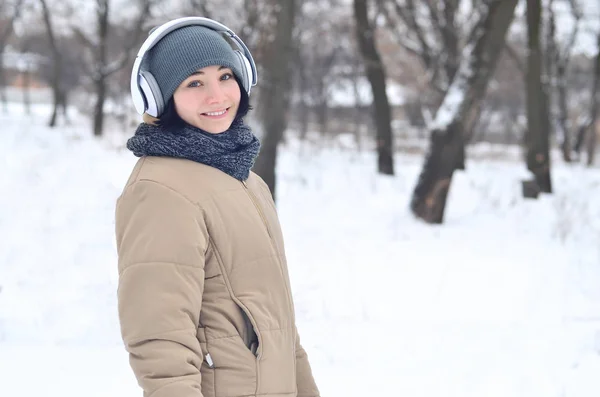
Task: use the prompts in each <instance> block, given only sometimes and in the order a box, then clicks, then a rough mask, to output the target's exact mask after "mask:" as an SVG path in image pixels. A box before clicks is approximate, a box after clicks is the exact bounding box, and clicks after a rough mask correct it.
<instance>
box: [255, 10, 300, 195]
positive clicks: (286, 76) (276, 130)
mask: <svg viewBox="0 0 600 397" xmlns="http://www.w3.org/2000/svg"><path fill="white" fill-rule="evenodd" d="M297 6H298V5H297V3H296V1H295V0H286V1H273V0H272V10H273V20H274V21H275V26H274V32H273V41H272V42H271V43H269V45H268V46H267V47H266V48H265V53H264V58H263V70H262V77H261V83H260V85H261V90H260V98H259V99H260V107H259V109H258V118H259V120H260V123H261V124H262V127H263V137H262V145H261V150H260V154H259V156H258V158H257V159H256V164H255V165H254V171H255V172H256V173H257V174H258V175H260V176H261V177H262V178H263V179H264V181H265V182H266V183H267V185H268V186H269V189H270V190H271V194H272V195H273V199H275V198H276V175H275V167H276V166H277V146H278V145H279V142H280V141H281V140H282V139H283V133H284V131H285V130H286V128H287V125H288V116H287V113H288V110H289V102H290V95H291V88H292V87H291V81H292V79H291V78H290V74H291V73H290V64H291V62H290V61H291V60H292V56H293V51H294V49H293V35H292V33H293V30H294V22H295V16H296V7H297Z"/></svg>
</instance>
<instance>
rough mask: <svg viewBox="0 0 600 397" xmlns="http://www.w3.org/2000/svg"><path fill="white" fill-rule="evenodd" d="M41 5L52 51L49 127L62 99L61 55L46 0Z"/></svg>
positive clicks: (54, 123)
mask: <svg viewBox="0 0 600 397" xmlns="http://www.w3.org/2000/svg"><path fill="white" fill-rule="evenodd" d="M40 4H41V6H42V16H43V18H44V25H46V33H47V34H48V42H49V44H50V50H51V51H52V80H51V85H52V99H53V102H54V103H53V110H52V116H51V117H50V120H49V121H48V126H49V127H54V126H56V120H57V117H58V108H59V106H60V102H61V100H62V93H61V87H62V84H61V70H62V57H61V55H60V51H59V50H58V46H57V44H56V38H55V36H54V28H53V27H52V19H51V17H50V10H49V8H48V4H47V2H46V0H40Z"/></svg>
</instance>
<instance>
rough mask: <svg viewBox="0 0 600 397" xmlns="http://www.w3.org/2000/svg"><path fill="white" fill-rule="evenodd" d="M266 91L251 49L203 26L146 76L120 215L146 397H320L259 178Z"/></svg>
mask: <svg viewBox="0 0 600 397" xmlns="http://www.w3.org/2000/svg"><path fill="white" fill-rule="evenodd" d="M255 83H256V68H255V67H254V61H253V60H252V56H251V55H250V53H249V51H248V50H247V48H246V47H245V45H243V43H242V42H241V40H239V38H238V37H237V36H235V34H234V33H233V32H231V31H230V30H229V29H228V28H226V27H225V26H223V25H221V24H219V23H217V22H215V21H212V20H209V19H205V18H182V19H178V20H174V21H171V22H168V23H167V24H165V25H162V26H161V27H159V28H157V29H156V30H154V31H153V32H152V33H151V34H150V36H149V37H148V39H147V40H146V42H145V43H144V45H143V46H142V48H141V49H140V53H139V54H138V58H137V59H136V63H135V64H134V68H133V72H132V96H133V99H134V103H135V104H136V108H137V109H138V111H141V112H144V123H142V124H140V125H139V127H138V128H137V130H136V132H135V135H134V136H133V137H132V138H130V139H129V141H128V143H127V147H128V148H129V149H130V150H131V151H133V153H134V154H135V155H136V156H138V157H140V159H139V160H138V162H137V164H136V165H135V167H134V169H133V171H132V172H131V175H130V177H129V180H128V181H127V184H126V186H125V188H124V190H123V193H122V194H121V196H120V197H119V199H118V201H117V206H116V238H117V250H118V257H119V288H118V304H119V319H120V324H121V332H122V337H123V341H124V343H125V346H126V349H127V351H128V352H129V354H130V364H131V367H132V369H133V372H134V373H135V376H136V378H137V380H138V383H139V384H140V386H141V387H142V388H143V390H144V395H145V396H148V397H201V396H204V397H235V396H239V397H241V396H273V397H284V396H285V397H290V396H299V397H314V396H318V395H319V391H318V389H317V386H316V385H315V382H314V380H313V376H312V373H311V368H310V365H309V362H308V358H307V355H306V352H305V351H304V349H303V348H302V346H301V345H300V339H299V337H298V332H297V329H296V323H295V316H294V305H293V301H292V293H291V290H290V282H289V276H288V269H287V264H286V257H285V253H284V244H283V238H282V234H281V229H280V226H279V221H278V218H277V213H276V210H275V206H274V203H273V200H272V197H271V194H270V192H269V189H268V187H267V186H266V184H265V183H264V182H263V181H262V179H261V178H260V177H258V176H257V175H256V174H254V173H253V172H252V171H251V170H250V169H251V167H252V165H253V164H254V160H255V158H256V156H257V154H258V151H259V146H260V144H259V141H258V140H257V138H256V137H255V136H254V134H253V133H252V131H251V130H250V129H249V128H248V127H247V126H246V125H245V124H244V121H243V118H244V116H245V115H246V113H247V112H248V110H249V104H248V95H249V91H250V88H251V86H252V85H254V84H255ZM151 116H152V117H151Z"/></svg>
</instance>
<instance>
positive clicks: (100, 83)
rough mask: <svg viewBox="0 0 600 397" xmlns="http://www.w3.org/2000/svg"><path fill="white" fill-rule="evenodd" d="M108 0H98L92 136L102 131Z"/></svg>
mask: <svg viewBox="0 0 600 397" xmlns="http://www.w3.org/2000/svg"><path fill="white" fill-rule="evenodd" d="M109 6H110V0H98V3H97V9H96V13H97V14H96V17H97V23H98V39H99V41H98V47H97V48H96V65H95V69H96V71H95V76H94V77H95V78H94V88H95V92H96V103H95V105H94V127H93V128H94V136H101V135H102V132H103V131H104V102H105V101H106V79H107V77H108V76H107V75H106V73H104V70H102V69H103V68H104V65H106V53H107V41H108V15H109V12H110V8H109Z"/></svg>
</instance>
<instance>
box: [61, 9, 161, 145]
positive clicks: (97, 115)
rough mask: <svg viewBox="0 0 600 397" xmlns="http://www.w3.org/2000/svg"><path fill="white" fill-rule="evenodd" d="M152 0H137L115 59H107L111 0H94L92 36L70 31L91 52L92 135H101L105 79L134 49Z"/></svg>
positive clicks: (123, 65) (125, 60)
mask: <svg viewBox="0 0 600 397" xmlns="http://www.w3.org/2000/svg"><path fill="white" fill-rule="evenodd" d="M155 2H156V0H138V4H139V11H138V15H137V17H136V18H135V21H134V22H133V24H132V25H133V26H132V28H131V30H130V31H129V34H128V40H127V41H126V42H125V44H124V45H123V47H121V50H120V51H119V55H118V57H117V58H116V59H110V58H109V34H110V33H111V23H110V15H111V7H110V5H111V0H96V15H95V17H96V29H97V30H96V35H95V37H94V38H91V37H89V36H88V35H87V34H86V33H85V32H84V31H83V29H82V28H81V27H79V26H74V27H73V31H74V33H75V35H76V36H77V37H78V38H79V40H80V41H81V42H82V44H84V45H85V46H86V47H87V49H88V51H89V52H90V53H91V54H92V58H93V65H92V66H91V67H90V68H88V74H89V76H90V78H91V80H92V82H93V85H94V91H95V95H96V100H95V105H94V118H93V131H94V135H95V136H100V135H102V132H103V129H104V103H105V101H106V98H107V94H108V92H107V84H108V80H109V78H110V77H111V75H113V74H114V73H116V72H118V71H119V70H121V69H123V68H124V67H125V66H127V65H128V63H129V62H130V60H131V57H132V53H133V51H134V48H135V47H136V45H137V44H138V42H139V41H140V38H141V37H142V33H143V32H142V28H143V25H144V23H145V21H146V20H147V18H148V17H149V15H150V11H151V7H152V5H153V4H154V3H155Z"/></svg>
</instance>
